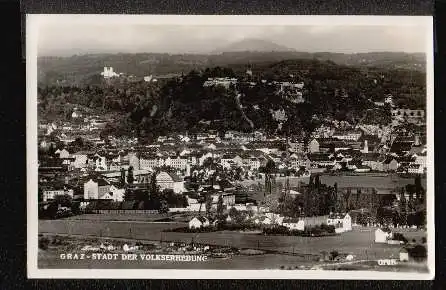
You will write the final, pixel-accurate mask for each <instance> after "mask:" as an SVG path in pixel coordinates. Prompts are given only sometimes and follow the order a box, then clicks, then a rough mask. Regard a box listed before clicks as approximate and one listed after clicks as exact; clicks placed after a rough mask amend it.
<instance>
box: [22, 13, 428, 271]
mask: <svg viewBox="0 0 446 290" xmlns="http://www.w3.org/2000/svg"><path fill="white" fill-rule="evenodd" d="M66 21H70V22H71V23H73V24H76V23H84V24H85V23H91V24H94V23H100V24H101V25H102V24H108V23H110V24H111V23H115V24H116V23H121V24H122V23H123V22H124V21H125V22H126V23H128V24H145V25H148V24H151V25H246V26H248V25H264V26H266V25H277V26H279V25H280V26H283V25H331V26H333V25H338V26H341V25H355V26H358V25H364V26H380V25H398V26H416V25H425V26H426V39H425V41H426V59H427V67H426V68H427V71H426V81H427V85H426V93H427V102H426V115H427V120H426V124H427V146H428V151H427V152H428V158H427V168H428V174H427V208H428V210H427V244H428V259H427V264H428V267H429V273H401V272H398V273H395V272H375V271H320V270H314V271H313V270H310V271H307V270H294V271H292V270H175V269H162V270H158V269H38V267H37V256H38V211H37V204H38V199H37V184H38V177H37V170H36V168H37V124H38V122H37V37H38V28H39V26H40V25H42V24H56V23H61V22H66ZM433 49H434V48H433V17H432V16H322V15H317V16H308V15H306V16H300V15H299V16H298V15H295V16H294V15H286V16H285V15H280V16H279V15H277V16H271V15H268V16H265V15H262V16H260V15H255V16H254V15H249V16H247V15H237V16H234V15H231V16H229V15H219V16H204V15H193V16H191V15H96V14H86V15H76V14H68V15H56V14H48V15H45V14H28V15H27V18H26V64H27V65H26V81H27V87H26V102H27V106H26V114H27V121H26V128H27V132H26V133H27V134H26V143H27V152H26V156H27V273H28V278H37V279H41V278H51V279H64V278H66V279H69V278H81V279H82V278H95V279H98V278H99V279H104V278H108V279H150V278H151V279H345V280H351V279H358V280H369V279H374V280H431V279H433V278H434V273H435V226H434V209H435V203H434V195H435V183H434V75H433V73H434V69H433V60H434V57H433Z"/></svg>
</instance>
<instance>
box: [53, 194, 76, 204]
mask: <svg viewBox="0 0 446 290" xmlns="http://www.w3.org/2000/svg"><path fill="white" fill-rule="evenodd" d="M72 201H73V199H72V198H71V196H69V195H68V194H62V195H56V196H55V197H54V200H53V203H54V204H56V205H60V206H66V207H71V203H72Z"/></svg>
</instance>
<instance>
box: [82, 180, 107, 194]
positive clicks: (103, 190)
mask: <svg viewBox="0 0 446 290" xmlns="http://www.w3.org/2000/svg"><path fill="white" fill-rule="evenodd" d="M110 187H111V185H110V183H109V182H108V181H107V180H105V179H98V180H96V181H95V180H93V179H90V180H89V181H87V182H86V183H84V199H107V198H105V197H106V195H107V194H108V193H109V192H110Z"/></svg>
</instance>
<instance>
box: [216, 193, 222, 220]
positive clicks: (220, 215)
mask: <svg viewBox="0 0 446 290" xmlns="http://www.w3.org/2000/svg"><path fill="white" fill-rule="evenodd" d="M217 217H218V218H219V219H222V218H223V196H222V195H221V194H220V195H219V196H218V201H217Z"/></svg>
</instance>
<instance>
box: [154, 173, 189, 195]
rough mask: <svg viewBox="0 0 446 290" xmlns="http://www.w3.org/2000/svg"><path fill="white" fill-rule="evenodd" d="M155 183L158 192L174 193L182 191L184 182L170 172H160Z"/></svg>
mask: <svg viewBox="0 0 446 290" xmlns="http://www.w3.org/2000/svg"><path fill="white" fill-rule="evenodd" d="M156 183H157V185H159V187H160V190H164V189H171V190H173V192H175V193H182V192H183V191H184V181H183V180H182V179H181V178H180V177H179V176H178V175H176V174H174V173H172V172H166V171H161V172H159V173H158V174H157V175H156Z"/></svg>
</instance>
